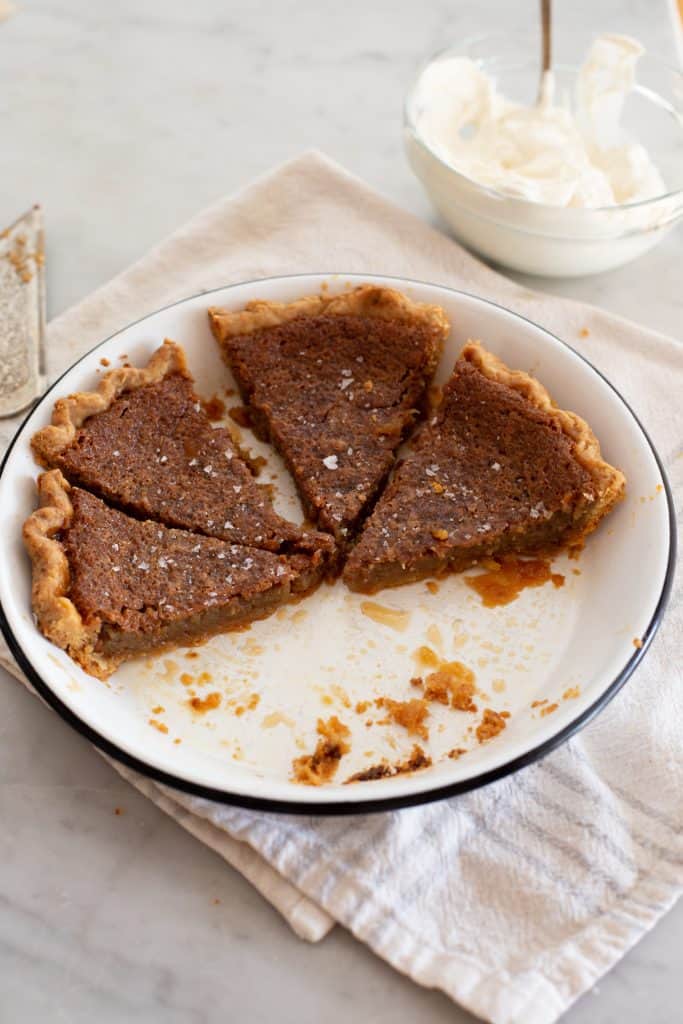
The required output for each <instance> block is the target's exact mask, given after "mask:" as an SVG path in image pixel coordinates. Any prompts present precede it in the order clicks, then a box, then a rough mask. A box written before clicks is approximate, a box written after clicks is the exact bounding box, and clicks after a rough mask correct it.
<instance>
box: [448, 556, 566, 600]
mask: <svg viewBox="0 0 683 1024" xmlns="http://www.w3.org/2000/svg"><path fill="white" fill-rule="evenodd" d="M497 564H498V568H497V569H491V570H489V571H487V572H484V573H481V574H480V575H478V576H465V583H467V585H468V587H471V588H472V590H475V591H476V592H477V594H479V597H480V598H481V600H482V604H483V605H484V607H486V608H498V607H499V606H500V605H504V604H510V602H511V601H514V600H515V598H517V597H519V595H520V594H521V592H522V591H523V590H525V589H526V588H527V587H542V586H543V585H544V584H545V583H550V582H552V584H553V586H555V587H562V586H564V576H562V575H561V574H560V573H556V572H551V569H550V562H549V561H548V560H547V559H545V558H517V557H514V556H509V557H507V556H506V557H505V558H503V559H501V560H500V562H499V563H497Z"/></svg>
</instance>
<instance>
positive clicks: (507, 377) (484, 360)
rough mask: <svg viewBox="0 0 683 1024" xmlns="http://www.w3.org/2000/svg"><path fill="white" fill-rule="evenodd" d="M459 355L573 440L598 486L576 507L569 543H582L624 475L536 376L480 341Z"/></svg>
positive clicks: (612, 501)
mask: <svg viewBox="0 0 683 1024" xmlns="http://www.w3.org/2000/svg"><path fill="white" fill-rule="evenodd" d="M460 358H461V359H466V360H467V361H468V362H470V363H472V364H473V365H474V366H476V368H477V369H478V370H479V371H480V373H483V374H484V376H485V377H488V378H489V380H493V381H497V382H498V383H500V384H504V385H506V386H507V387H509V388H513V389H514V390H515V391H517V392H518V393H519V394H521V395H522V396H523V397H524V398H526V399H527V401H529V402H531V404H532V405H535V406H536V407H537V408H538V409H541V410H542V411H543V412H545V413H547V414H548V415H549V416H551V417H552V418H553V419H554V420H555V422H556V423H557V424H558V426H559V427H560V429H561V430H562V432H563V433H564V434H565V435H566V436H567V437H569V438H570V439H571V440H572V442H573V444H574V457H575V458H576V461H577V462H578V463H579V464H580V465H581V466H583V468H584V469H585V470H586V472H587V473H588V474H589V475H590V477H591V479H592V481H593V485H594V487H595V497H594V498H591V499H590V500H588V499H587V500H586V502H585V504H580V505H579V506H578V508H577V515H576V528H575V530H574V531H573V533H572V534H571V536H570V537H569V543H570V544H574V545H576V544H579V543H580V542H581V540H582V539H583V538H584V537H585V536H586V535H587V534H589V533H591V532H592V531H593V530H594V529H595V528H596V526H597V525H598V523H599V522H600V520H601V519H603V518H604V517H605V516H606V515H607V513H608V512H609V511H610V510H611V509H612V508H613V507H614V505H616V503H617V502H618V501H621V499H622V498H623V497H624V494H625V491H626V478H625V476H624V474H623V473H622V472H621V471H620V470H618V469H615V467H614V466H610V464H609V463H608V462H605V460H604V459H603V458H602V454H601V452H600V443H599V441H598V439H597V437H596V436H595V434H594V433H593V431H592V430H591V428H590V427H589V425H588V424H587V423H586V421H585V420H583V419H581V417H580V416H577V414H576V413H574V412H568V411H567V410H566V409H559V408H558V407H557V405H556V404H555V402H554V401H553V400H552V398H551V397H550V395H549V393H548V392H547V391H546V389H545V388H544V387H543V385H542V384H541V383H540V382H539V381H538V380H536V378H535V377H531V376H530V375H529V374H528V373H524V372H523V371H522V370H511V369H509V367H507V366H506V365H505V363H503V362H501V360H500V359H498V358H497V357H496V356H494V355H493V354H492V353H491V352H488V351H487V350H486V349H485V348H484V347H483V346H482V345H481V344H480V342H478V341H468V342H467V344H466V345H465V347H464V348H463V350H462V352H461V354H460Z"/></svg>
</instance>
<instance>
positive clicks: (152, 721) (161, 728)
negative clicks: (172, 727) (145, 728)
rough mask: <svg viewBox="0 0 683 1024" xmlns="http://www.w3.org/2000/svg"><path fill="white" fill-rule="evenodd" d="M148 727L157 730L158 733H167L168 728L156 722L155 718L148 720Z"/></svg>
mask: <svg viewBox="0 0 683 1024" xmlns="http://www.w3.org/2000/svg"><path fill="white" fill-rule="evenodd" d="M149 725H151V726H152V727H153V728H154V729H157V730H158V731H159V732H168V726H167V725H164V723H163V722H158V721H157V720H156V718H150V720H149Z"/></svg>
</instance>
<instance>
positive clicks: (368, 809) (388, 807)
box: [0, 272, 677, 816]
mask: <svg viewBox="0 0 683 1024" xmlns="http://www.w3.org/2000/svg"><path fill="white" fill-rule="evenodd" d="M298 277H300V278H304V277H305V278H309V279H310V278H318V279H319V280H320V281H321V282H322V281H325V280H330V279H331V278H341V279H342V280H349V281H357V282H358V283H359V284H360V283H362V282H363V281H364V280H367V279H368V278H370V279H373V280H383V281H387V282H388V283H391V282H393V283H394V284H396V285H397V286H399V285H402V286H403V287H405V286H406V285H408V286H410V285H418V286H426V287H431V288H440V289H442V290H444V291H448V292H451V293H452V294H454V295H462V296H464V297H466V298H471V299H475V300H476V301H478V302H483V303H485V304H487V305H489V306H494V307H496V308H497V309H501V310H503V311H504V312H506V313H508V314H510V315H511V316H515V317H517V318H518V319H520V320H523V321H525V323H527V324H530V325H531V326H532V327H535V328H537V329H539V330H541V331H543V332H544V333H545V334H547V335H549V336H550V337H552V338H554V339H555V341H558V342H559V343H560V344H561V345H563V346H564V347H565V348H569V349H570V351H571V352H572V353H573V354H574V355H576V356H578V358H579V359H581V360H582V362H584V363H586V364H587V366H589V367H590V369H591V370H592V371H593V373H595V374H596V375H597V376H598V377H600V378H601V379H602V380H603V381H604V382H605V383H606V384H607V385H608V387H609V388H610V389H611V391H613V392H614V394H615V395H616V397H617V398H618V399H619V401H621V402H622V404H623V405H624V406H625V408H626V409H627V410H628V411H629V413H630V414H631V416H632V417H633V419H634V420H635V422H636V423H637V425H638V427H639V429H640V431H641V433H642V435H643V437H644V438H645V440H646V441H647V444H648V446H649V448H650V450H651V452H652V455H653V457H654V460H655V462H656V464H657V467H658V469H659V472H660V474H661V477H662V482H663V485H664V493H665V496H666V502H667V510H668V516H669V551H668V556H667V567H666V573H665V575H664V582H663V585H662V590H661V593H660V595H659V599H658V601H657V605H656V607H655V610H654V613H653V615H652V618H651V619H650V622H649V624H648V626H647V629H646V630H645V633H644V634H643V636H642V637H641V638H640V639H641V641H642V646H641V647H639V648H636V647H635V646H634V650H633V654H632V655H631V657H630V658H629V659H628V661H627V662H626V664H625V665H624V666H623V668H622V669H621V671H620V672H619V673H618V674H617V675H616V677H615V678H614V679H613V680H612V682H611V683H610V684H609V686H607V687H606V688H605V689H604V690H603V692H602V693H601V695H600V696H599V697H598V698H597V700H595V701H594V702H593V704H591V706H590V707H589V708H587V709H586V710H585V711H584V712H582V714H580V715H579V716H578V717H577V718H575V719H574V720H573V721H572V722H570V723H569V724H568V725H567V726H565V727H564V728H563V729H561V730H560V731H559V732H557V733H556V734H555V735H554V736H551V737H549V738H548V739H547V740H544V741H543V742H542V743H539V744H538V745H537V746H535V747H532V749H530V750H528V751H527V752H526V753H524V754H520V755H519V756H518V757H515V758H513V759H512V760H510V761H506V762H505V763H504V764H502V765H499V766H498V767H497V768H492V769H490V770H489V771H485V772H481V773H480V774H479V775H475V776H473V777H472V778H469V779H463V780H461V781H459V782H451V783H447V784H446V785H439V786H435V787H433V788H431V789H427V790H424V791H423V792H420V793H411V794H408V795H404V796H387V797H375V798H372V799H368V800H357V801H349V802H346V801H344V800H335V801H330V802H329V803H320V802H316V801H311V802H303V801H298V800H275V799H270V798H268V797H255V796H248V795H246V794H242V793H231V792H230V791H229V790H223V789H217V788H214V787H212V786H204V785H202V784H200V783H196V782H191V781H188V780H187V779H183V778H181V777H179V776H177V775H174V774H172V773H171V772H166V771H163V770H162V769H160V768H156V767H154V766H153V765H150V764H148V763H147V762H146V761H143V760H140V759H139V758H138V757H135V756H134V755H132V754H129V753H128V752H127V751H125V750H122V749H121V748H120V747H118V746H117V745H116V744H115V743H113V742H112V741H111V740H108V739H105V738H104V737H103V736H101V735H100V734H99V733H98V732H97V731H96V730H95V729H93V728H92V727H91V726H89V725H87V724H86V723H85V722H84V721H83V720H82V719H81V718H79V717H78V715H77V714H76V713H75V712H74V711H72V710H71V709H70V708H69V707H67V705H66V704H64V703H63V702H62V700H61V699H60V698H59V697H58V696H57V695H56V694H55V693H54V692H53V691H52V690H51V689H50V686H49V685H48V683H46V681H45V680H44V679H43V678H42V676H41V675H40V674H39V673H38V672H37V671H36V669H35V668H34V667H33V665H32V663H31V662H30V660H29V658H28V657H27V655H26V654H25V653H24V650H23V648H22V647H21V645H20V644H19V642H18V640H17V639H16V637H15V636H14V633H13V631H12V629H11V627H10V625H9V622H8V620H7V616H6V615H5V610H4V608H3V607H2V603H1V602H0V629H1V630H2V633H3V635H4V637H5V640H6V642H7V645H8V647H9V649H10V651H11V653H12V655H13V657H14V658H15V660H16V662H17V664H18V665H19V667H20V668H21V670H22V672H23V673H24V675H25V676H26V677H27V679H28V680H29V682H30V683H31V685H32V686H33V687H34V688H35V690H37V692H38V693H39V695H40V696H41V697H42V698H43V699H44V700H45V701H46V702H47V703H48V704H49V705H50V706H51V707H52V708H53V709H54V710H55V711H56V712H57V713H58V714H59V715H60V716H61V717H62V718H63V719H64V721H65V722H67V723H68V724H69V725H70V726H72V728H74V729H75V730H76V731H77V732H79V733H80V734H81V735H82V736H84V737H85V738H86V739H87V740H89V741H90V742H91V743H93V744H94V745H95V746H96V747H98V748H99V749H100V750H101V751H102V752H103V753H105V754H107V755H108V756H109V757H113V758H114V759H115V760H117V761H119V762H120V763H121V764H123V765H125V766H126V767H127V768H132V769H133V770H134V771H136V772H139V773H140V774H142V775H144V776H146V777H147V778H150V779H152V780H153V781H154V782H159V783H162V784H163V785H165V786H169V787H171V788H172V789H178V790H180V791H181V792H184V793H189V794H191V795H192V796H197V797H202V798H204V799H207V800H213V801H216V802H218V803H222V804H229V805H233V806H237V807H244V808H248V809H250V810H259V811H268V812H277V813H283V814H297V815H307V816H312V815H321V816H331V815H358V814H371V813H375V812H382V811H393V810H398V809H400V808H402V807H414V806H417V805H419V804H425V803H432V802H434V801H437V800H445V799H447V798H448V797H452V796H458V795H460V794H462V793H468V792H471V791H472V790H475V789H479V788H481V787H482V786H487V785H489V784H490V783H492V782H496V781H498V780H499V779H503V778H505V777H506V776H508V775H513V774H514V773H515V772H518V771H519V770H520V769H521V768H526V767H527V766H528V765H531V764H534V763H536V762H537V761H539V760H541V759H542V758H544V757H545V756H546V755H547V754H549V753H550V752H551V751H553V750H555V749H556V747H559V746H560V745H561V744H562V743H565V742H566V741H567V740H568V739H570V738H571V737H572V736H574V735H575V734H576V733H578V732H579V731H580V730H581V729H583V727H584V726H586V725H587V724H588V723H589V722H590V721H591V720H592V719H593V718H594V717H595V716H596V715H597V714H598V713H599V712H600V711H602V709H603V708H605V707H606V706H607V704H609V702H610V701H611V700H612V698H613V697H614V696H615V695H616V694H617V693H618V692H619V690H620V689H621V687H622V686H623V685H624V683H625V682H626V681H627V680H628V679H629V678H630V676H631V675H632V673H633V672H634V670H635V669H636V667H637V666H638V665H639V663H640V661H641V660H642V658H643V657H644V656H645V653H646V652H647V650H648V648H649V646H650V644H651V642H652V640H653V638H654V636H655V633H656V632H657V629H658V628H659V626H660V624H661V621H662V618H663V615H664V611H665V609H666V605H667V603H668V600H669V596H670V594H671V589H672V585H673V578H674V569H675V564H676V546H677V537H676V518H675V510H674V502H673V495H672V492H671V487H670V485H669V481H668V479H667V475H666V472H665V470H664V466H663V465H662V461H661V459H660V457H659V454H658V452H657V449H656V448H655V446H654V444H653V443H652V441H651V439H650V436H649V434H648V433H647V431H646V430H645V428H644V427H643V424H642V423H641V422H640V420H639V418H638V417H637V416H636V414H635V412H634V411H633V409H632V408H631V406H630V405H629V404H628V402H627V401H626V400H625V399H624V398H623V397H622V395H621V394H620V393H619V391H617V389H616V388H615V387H614V385H613V384H612V383H611V382H610V381H609V380H608V379H607V377H605V375H604V374H602V373H601V372H600V371H599V370H597V369H596V368H595V367H594V366H593V364H592V363H590V362H589V360H588V359H586V358H585V356H583V355H581V353H580V352H577V351H576V350H575V349H574V348H572V347H571V345H569V344H568V343H567V342H565V341H562V339H561V338H558V337H557V335H555V334H553V333H552V332H551V331H548V330H547V329H546V328H545V327H541V325H540V324H537V323H535V322H534V321H533V320H530V319H529V318H528V317H525V316H523V315H522V314H520V313H516V312H514V311H513V310H510V309H508V308H507V307H505V306H503V305H502V304H501V303H499V302H492V301H491V300H490V299H487V298H484V297H483V296H480V295H474V294H473V293H472V292H466V291H464V290H463V289H460V288H449V287H448V286H447V285H440V284H434V283H432V282H428V281H417V280H414V279H409V278H401V277H395V276H389V275H384V274H368V275H367V277H365V275H363V274H358V273H351V274H341V273H339V272H334V273H328V274H324V273H318V274H280V275H277V276H275V277H268V278H256V279H254V280H251V281H240V282H239V283H237V284H233V285H224V286H223V287H221V288H212V289H210V290H208V291H206V292H199V293H197V294H196V295H190V296H187V297H186V298H183V299H179V300H178V301H176V302H171V303H169V304H168V305H167V306H162V307H161V308H160V309H157V310H155V311H154V312H152V313H147V314H145V316H143V317H140V318H139V319H138V320H134V321H132V322H131V323H130V324H127V325H126V326H125V327H122V328H120V329H119V330H118V331H115V332H114V333H113V334H111V335H110V336H109V337H108V338H105V339H104V340H103V341H100V342H98V343H97V345H94V346H93V347H92V348H91V349H89V350H88V351H87V352H85V353H84V354H83V355H82V356H81V357H80V358H79V359H77V360H76V362H75V363H72V364H71V366H69V367H68V368H67V369H66V370H64V372H63V373H62V374H60V376H59V377H58V378H57V380H55V381H54V383H53V384H51V385H50V387H49V388H48V389H47V391H45V393H44V394H43V395H41V397H40V398H39V399H38V400H37V401H36V402H35V403H34V404H33V406H32V407H31V409H30V410H29V411H28V413H27V414H26V416H25V417H24V419H23V421H22V422H21V424H20V426H19V428H18V429H17V431H16V433H15V434H14V437H13V438H12V440H11V442H10V444H9V447H8V448H7V451H6V453H5V456H4V458H3V460H2V463H1V464H0V477H2V474H3V473H4V471H5V467H6V465H7V463H8V460H9V458H10V455H11V453H12V451H13V449H14V446H15V444H16V443H17V441H18V440H19V438H20V437H21V435H22V434H23V432H24V428H25V427H26V425H27V423H28V421H29V419H30V418H31V416H32V415H33V413H34V412H35V411H36V409H37V408H38V407H39V406H41V405H42V404H43V403H44V402H45V401H46V400H47V399H48V398H49V396H50V395H51V393H52V392H53V391H54V390H55V388H57V387H58V386H59V384H60V382H61V381H62V379H63V378H64V377H65V376H66V375H67V374H68V373H70V372H71V370H73V369H74V367H76V366H78V364H79V363H81V362H82V361H83V360H84V359H86V358H87V357H88V356H90V355H91V354H92V353H93V352H95V351H96V350H97V349H99V348H101V347H102V346H103V345H106V344H107V343H108V342H110V341H112V340H113V339H114V338H116V337H117V336H118V335H119V334H122V333H123V332H124V331H127V330H129V329H130V328H131V327H135V326H136V325H137V324H140V323H142V322H143V321H145V320H148V319H149V318H150V317H153V316H156V315H157V314H159V313H162V312H164V311H165V310H168V309H173V307H174V306H180V305H183V304H184V303H186V302H190V301H192V300H193V299H198V298H200V297H202V296H210V295H213V294H215V293H217V292H224V291H226V290H229V289H233V288H239V287H244V286H245V285H250V284H269V283H270V282H272V281H282V280H291V279H294V278H298Z"/></svg>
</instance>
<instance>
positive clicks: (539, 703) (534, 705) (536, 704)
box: [531, 697, 548, 708]
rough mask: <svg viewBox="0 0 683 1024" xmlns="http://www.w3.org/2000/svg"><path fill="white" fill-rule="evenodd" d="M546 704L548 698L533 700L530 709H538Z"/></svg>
mask: <svg viewBox="0 0 683 1024" xmlns="http://www.w3.org/2000/svg"><path fill="white" fill-rule="evenodd" d="M547 703H548V698H547V697H544V698H543V700H534V701H532V703H531V706H532V708H540V707H542V706H543V705H544V704H547Z"/></svg>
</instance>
